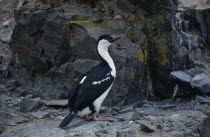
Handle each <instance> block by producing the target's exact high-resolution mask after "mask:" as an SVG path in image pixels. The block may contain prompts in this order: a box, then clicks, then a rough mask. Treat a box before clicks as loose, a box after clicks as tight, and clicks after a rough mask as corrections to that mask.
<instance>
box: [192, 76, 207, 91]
mask: <svg viewBox="0 0 210 137" xmlns="http://www.w3.org/2000/svg"><path fill="white" fill-rule="evenodd" d="M190 84H191V86H192V87H196V88H198V89H199V90H200V92H202V93H204V94H205V93H210V75H206V74H204V73H201V74H198V75H195V77H194V78H193V79H192V82H191V83H190Z"/></svg>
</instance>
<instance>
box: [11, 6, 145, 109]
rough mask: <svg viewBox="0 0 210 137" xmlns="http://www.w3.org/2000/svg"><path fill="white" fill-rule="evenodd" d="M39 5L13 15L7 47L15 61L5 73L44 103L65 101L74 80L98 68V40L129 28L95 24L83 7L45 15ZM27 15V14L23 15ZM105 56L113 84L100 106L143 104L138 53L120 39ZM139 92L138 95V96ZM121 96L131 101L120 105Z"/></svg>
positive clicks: (113, 22)
mask: <svg viewBox="0 0 210 137" xmlns="http://www.w3.org/2000/svg"><path fill="white" fill-rule="evenodd" d="M39 4H41V3H39V2H35V3H33V2H31V3H28V4H26V5H24V6H22V7H21V8H19V9H17V10H16V17H15V18H16V22H17V25H16V27H15V29H14V33H13V36H12V42H11V48H12V51H13V55H15V56H14V58H13V60H12V63H11V67H10V70H11V73H12V74H13V75H16V76H17V80H18V81H19V82H20V83H21V84H22V85H25V86H27V87H28V88H32V87H34V90H35V91H38V94H39V95H41V96H42V97H44V98H54V99H56V98H67V96H68V92H69V88H71V86H72V83H73V82H74V79H75V78H77V77H78V76H80V75H81V74H83V73H85V72H87V71H88V70H89V69H90V68H92V67H93V66H95V65H97V64H98V63H99V62H100V58H99V56H98V54H97V51H96V42H97V39H98V37H99V36H100V35H102V34H112V33H113V34H116V35H117V34H123V33H126V31H125V30H126V28H127V27H129V26H130V25H129V24H128V23H127V22H126V21H125V20H114V19H107V20H106V21H102V22H97V23H95V19H93V18H94V17H95V16H102V15H101V14H99V13H97V12H96V11H94V9H92V8H90V7H87V6H80V5H74V6H72V5H69V4H67V5H65V6H64V7H60V8H51V9H47V6H49V5H45V6H46V7H44V5H43V7H37V8H38V9H36V6H38V5H39ZM31 5H33V7H32V6H31ZM39 8H40V9H39ZM42 8H43V9H42ZM27 9H28V10H31V11H30V12H26V11H28V10H27ZM25 10H26V11H25ZM106 10H108V9H106ZM102 17H103V16H102ZM104 18H106V16H104ZM110 54H111V56H112V57H113V59H114V62H115V64H116V68H117V79H116V82H115V84H114V86H113V88H112V91H111V92H110V96H109V99H108V100H107V101H106V102H107V103H106V104H107V105H112V104H113V103H119V104H120V103H124V102H126V101H127V102H134V101H137V100H139V99H141V98H143V97H144V94H145V92H146V88H144V87H146V83H145V81H146V79H145V80H144V77H145V75H144V73H146V72H145V63H144V59H143V53H142V51H141V48H140V47H139V46H138V45H137V44H135V43H132V42H131V41H130V40H129V39H128V38H127V37H126V36H123V38H122V39H121V40H119V41H118V42H116V43H115V44H114V45H113V46H112V48H111V49H110ZM17 60H18V62H17ZM16 66H18V68H15V67H16ZM140 89H142V93H143V94H139V93H138V92H139V90H140ZM129 91H132V93H131V92H129ZM126 95H127V96H129V97H130V96H131V97H133V100H130V98H128V99H126V98H125V97H126Z"/></svg>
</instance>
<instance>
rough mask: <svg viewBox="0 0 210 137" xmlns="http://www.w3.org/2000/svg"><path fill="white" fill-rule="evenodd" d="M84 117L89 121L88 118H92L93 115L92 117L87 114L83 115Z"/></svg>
mask: <svg viewBox="0 0 210 137" xmlns="http://www.w3.org/2000/svg"><path fill="white" fill-rule="evenodd" d="M84 117H85V119H86V120H88V121H90V120H92V119H93V117H92V116H89V115H85V116H84Z"/></svg>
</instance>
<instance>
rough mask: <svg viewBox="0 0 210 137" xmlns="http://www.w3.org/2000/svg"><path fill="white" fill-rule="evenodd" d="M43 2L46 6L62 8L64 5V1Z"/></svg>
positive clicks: (48, 0)
mask: <svg viewBox="0 0 210 137" xmlns="http://www.w3.org/2000/svg"><path fill="white" fill-rule="evenodd" d="M41 2H42V3H43V4H45V5H50V6H53V7H60V6H62V5H63V2H64V0H41Z"/></svg>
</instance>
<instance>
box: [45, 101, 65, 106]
mask: <svg viewBox="0 0 210 137" xmlns="http://www.w3.org/2000/svg"><path fill="white" fill-rule="evenodd" d="M42 102H44V104H45V105H47V106H61V107H64V106H67V105H68V100H50V101H42Z"/></svg>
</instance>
